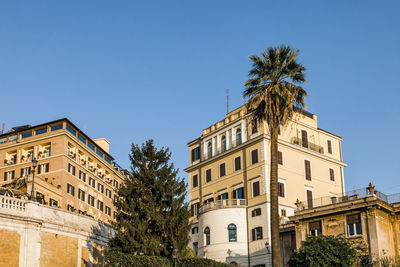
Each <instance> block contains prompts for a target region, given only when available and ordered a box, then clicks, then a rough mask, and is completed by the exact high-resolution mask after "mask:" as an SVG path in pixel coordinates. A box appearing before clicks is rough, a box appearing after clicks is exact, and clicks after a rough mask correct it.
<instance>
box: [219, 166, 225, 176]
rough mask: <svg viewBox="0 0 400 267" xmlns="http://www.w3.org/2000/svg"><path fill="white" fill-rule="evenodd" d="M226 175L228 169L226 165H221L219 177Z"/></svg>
mask: <svg viewBox="0 0 400 267" xmlns="http://www.w3.org/2000/svg"><path fill="white" fill-rule="evenodd" d="M225 175H226V168H225V163H221V164H220V165H219V177H222V176H225Z"/></svg>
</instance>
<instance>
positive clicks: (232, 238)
mask: <svg viewBox="0 0 400 267" xmlns="http://www.w3.org/2000/svg"><path fill="white" fill-rule="evenodd" d="M228 238H229V242H236V241H237V236H236V225H235V224H233V223H231V224H230V225H228Z"/></svg>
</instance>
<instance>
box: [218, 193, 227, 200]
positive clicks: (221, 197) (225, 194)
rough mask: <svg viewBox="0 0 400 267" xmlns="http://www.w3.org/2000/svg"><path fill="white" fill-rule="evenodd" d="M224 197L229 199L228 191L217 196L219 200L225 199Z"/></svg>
mask: <svg viewBox="0 0 400 267" xmlns="http://www.w3.org/2000/svg"><path fill="white" fill-rule="evenodd" d="M224 199H228V193H223V194H220V195H218V197H217V200H224Z"/></svg>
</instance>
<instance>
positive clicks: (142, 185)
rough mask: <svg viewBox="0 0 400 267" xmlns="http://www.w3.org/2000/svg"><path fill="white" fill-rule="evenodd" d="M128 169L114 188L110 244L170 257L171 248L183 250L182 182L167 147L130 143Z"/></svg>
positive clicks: (186, 237)
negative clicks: (124, 176)
mask: <svg viewBox="0 0 400 267" xmlns="http://www.w3.org/2000/svg"><path fill="white" fill-rule="evenodd" d="M129 159H130V161H131V171H130V175H129V177H128V178H127V180H126V182H125V183H124V184H123V185H122V187H121V188H120V189H119V190H118V196H119V198H118V200H116V201H115V202H114V205H115V207H116V209H117V216H116V222H115V223H113V226H114V228H115V230H116V236H115V237H114V238H113V239H111V240H110V247H111V249H113V250H114V251H115V250H117V251H120V252H122V253H126V254H132V255H149V256H162V257H171V256H172V253H173V250H174V248H176V249H177V250H178V253H181V252H184V249H185V248H186V246H187V243H188V241H189V229H190V225H189V221H188V219H189V216H190V212H189V209H188V206H187V203H184V201H185V193H186V184H185V182H184V181H183V179H181V178H177V173H178V170H177V169H175V168H174V164H173V163H170V159H171V153H170V152H169V149H168V148H161V149H157V148H156V147H155V146H154V144H153V140H148V141H146V142H145V143H143V144H142V145H141V146H140V147H139V145H136V144H132V147H131V154H130V155H129Z"/></svg>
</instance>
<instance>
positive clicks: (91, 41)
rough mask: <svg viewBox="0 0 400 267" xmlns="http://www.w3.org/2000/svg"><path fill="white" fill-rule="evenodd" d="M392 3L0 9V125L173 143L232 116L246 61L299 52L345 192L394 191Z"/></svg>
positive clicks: (114, 142)
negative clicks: (73, 128)
mask: <svg viewBox="0 0 400 267" xmlns="http://www.w3.org/2000/svg"><path fill="white" fill-rule="evenodd" d="M399 10H400V1H349V0H345V1H234V0H226V1H222V0H219V1H215V0H212V1H183V0H182V1H147V0H146V1H141V2H139V1H122V0H121V1H100V0H96V1H88V0H87V1H50V0H49V1H17V0H15V1H11V0H10V1H6V0H4V1H1V2H0V92H1V96H0V99H1V103H0V123H2V122H4V123H5V124H6V129H9V128H11V127H13V126H17V125H23V124H31V125H35V124H39V123H44V122H47V121H51V120H55V119H58V118H62V117H67V118H69V119H70V120H71V121H72V122H74V123H75V124H76V125H77V126H78V127H80V128H81V129H82V130H83V131H85V133H86V134H87V135H88V136H90V137H91V138H93V139H94V138H100V137H106V138H107V139H108V140H109V141H110V142H111V151H110V152H111V155H113V156H114V157H115V158H116V160H117V161H118V162H119V164H120V165H121V166H123V167H129V160H128V153H129V151H130V144H131V143H132V142H134V143H141V142H143V141H145V140H146V139H149V138H153V139H154V140H155V142H156V144H157V145H158V146H169V147H170V149H171V151H172V153H173V160H174V162H175V165H176V167H178V168H179V169H180V170H181V173H180V174H181V176H182V177H186V174H185V173H184V172H183V169H184V168H185V167H187V166H188V164H189V152H188V148H187V147H186V143H187V142H188V141H190V140H192V139H195V138H197V137H198V136H200V135H201V132H202V129H203V128H206V127H208V126H209V125H211V124H213V123H215V122H216V121H218V120H220V119H223V118H224V116H225V113H226V98H225V90H226V89H229V90H230V99H231V101H230V106H231V108H232V109H233V108H236V107H238V106H240V105H241V103H242V99H241V92H242V90H243V83H244V82H245V81H246V79H247V73H248V70H249V69H250V62H249V60H248V56H249V55H251V54H259V53H260V52H261V51H262V50H264V49H265V48H266V47H268V46H275V45H279V44H288V45H290V46H292V47H294V48H297V49H300V57H299V61H300V62H301V63H302V64H303V65H304V66H305V67H306V68H307V72H306V74H307V76H306V77H307V81H308V82H307V84H306V86H305V89H306V90H307V91H308V93H309V97H308V98H307V99H306V103H307V110H308V111H310V112H312V113H315V114H317V115H318V119H319V126H320V127H321V128H323V129H326V130H328V131H331V132H333V133H336V134H338V135H340V136H342V137H343V138H344V142H343V156H344V161H345V162H346V163H348V164H349V166H348V167H346V168H345V180H346V187H347V188H346V189H348V190H350V189H354V188H361V187H365V186H367V184H368V182H369V181H373V183H374V184H376V186H377V189H378V190H381V191H383V192H385V193H388V194H389V193H395V192H400V179H399V178H400V177H399V173H398V167H399V156H398V155H399V151H400V137H399V132H400V125H399V124H400V119H399V113H400V105H399V103H398V101H399V98H400V88H399V87H400V86H399V81H398V78H399V77H400V66H399V64H400V53H399V48H400V46H399V41H400V19H399Z"/></svg>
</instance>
